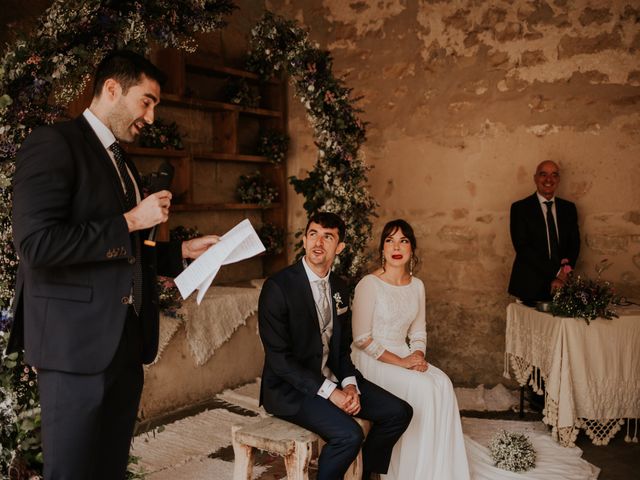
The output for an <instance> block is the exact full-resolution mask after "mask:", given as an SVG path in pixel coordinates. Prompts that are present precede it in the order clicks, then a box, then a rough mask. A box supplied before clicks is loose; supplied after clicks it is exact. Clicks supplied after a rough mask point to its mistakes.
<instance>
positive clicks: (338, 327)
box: [258, 261, 362, 415]
mask: <svg viewBox="0 0 640 480" xmlns="http://www.w3.org/2000/svg"><path fill="white" fill-rule="evenodd" d="M329 282H330V285H331V296H332V298H331V303H332V309H333V334H332V336H331V340H330V345H329V348H330V352H329V358H328V360H327V365H328V367H329V368H330V369H331V371H332V372H333V374H334V375H335V376H336V378H337V379H338V383H340V382H342V380H343V379H344V378H346V377H350V376H355V377H356V378H357V379H360V378H362V377H361V375H360V373H359V372H358V371H357V370H356V368H355V366H354V365H353V363H352V361H351V313H350V311H349V309H348V308H345V307H347V306H348V305H349V291H348V289H347V286H346V284H345V283H344V281H343V280H342V279H340V278H339V277H337V276H336V275H334V274H333V273H332V274H331V275H330V277H329ZM338 295H339V298H340V300H341V302H340V303H339V305H337V303H338V302H336V298H338ZM337 307H339V308H340V312H341V314H340V315H338V308H337ZM258 318H259V327H260V337H261V339H262V343H263V345H264V350H265V363H264V369H263V373H262V384H261V389H260V403H261V404H262V405H264V407H265V409H266V410H267V411H268V412H269V413H272V414H275V415H294V414H296V413H297V412H298V410H299V409H300V405H301V403H302V401H303V399H304V398H305V396H314V395H317V393H318V390H319V389H320V387H321V386H322V384H323V382H324V380H325V377H324V375H323V374H322V371H321V369H322V338H321V335H320V327H319V323H318V315H317V312H316V306H315V302H314V300H313V293H312V291H311V285H310V284H309V279H308V277H307V274H306V271H305V269H304V265H303V264H302V261H298V262H297V263H295V264H293V265H291V266H289V267H287V268H285V269H284V270H281V271H280V272H278V273H276V274H275V275H273V276H272V277H270V278H269V279H268V280H267V281H266V282H265V284H264V287H263V288H262V292H261V294H260V301H259V306H258Z"/></svg>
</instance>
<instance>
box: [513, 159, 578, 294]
mask: <svg viewBox="0 0 640 480" xmlns="http://www.w3.org/2000/svg"><path fill="white" fill-rule="evenodd" d="M533 181H534V182H535V184H536V189H537V191H536V192H535V193H533V194H532V195H530V196H528V197H526V198H524V199H522V200H519V201H517V202H515V203H513V204H512V205H511V216H510V220H511V221H510V228H511V241H512V242H513V247H514V249H515V251H516V258H515V260H514V262H513V269H512V271H511V280H510V282H509V293H510V294H511V295H514V296H515V297H517V298H519V299H520V300H521V301H522V302H523V303H524V304H526V305H530V306H532V305H535V303H536V302H537V301H546V300H550V299H551V297H552V291H553V290H555V289H557V288H559V287H561V286H562V285H563V284H564V282H565V280H566V275H567V274H566V273H565V271H564V269H563V268H562V266H564V265H569V266H570V267H571V268H574V267H575V264H576V261H577V259H578V253H579V252H580V232H579V230H578V214H577V210H576V206H575V204H574V203H572V202H569V201H567V200H563V199H562V198H558V197H556V196H555V192H556V189H557V187H558V184H559V183H560V169H559V168H558V165H557V164H556V163H555V162H553V161H551V160H545V161H544V162H542V163H540V165H538V167H537V168H536V173H535V175H534V176H533Z"/></svg>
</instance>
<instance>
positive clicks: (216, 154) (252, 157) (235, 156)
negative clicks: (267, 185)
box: [193, 151, 270, 163]
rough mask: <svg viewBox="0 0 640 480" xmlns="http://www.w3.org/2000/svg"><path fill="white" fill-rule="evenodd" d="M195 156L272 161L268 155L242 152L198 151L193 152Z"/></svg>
mask: <svg viewBox="0 0 640 480" xmlns="http://www.w3.org/2000/svg"><path fill="white" fill-rule="evenodd" d="M193 158H197V159H199V160H217V161H222V162H253V163H270V162H269V159H268V158H267V157H263V156H260V155H243V154H240V153H238V154H235V153H222V152H206V151H197V152H193Z"/></svg>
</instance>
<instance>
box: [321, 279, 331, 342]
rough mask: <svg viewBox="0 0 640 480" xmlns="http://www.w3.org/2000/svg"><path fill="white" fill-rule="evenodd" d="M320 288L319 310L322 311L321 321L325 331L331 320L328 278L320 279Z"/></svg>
mask: <svg viewBox="0 0 640 480" xmlns="http://www.w3.org/2000/svg"><path fill="white" fill-rule="evenodd" d="M318 290H320V298H319V299H318V310H319V311H320V317H321V319H320V323H321V325H322V332H323V333H324V331H325V330H326V329H327V326H328V325H329V323H330V322H331V303H330V302H329V292H328V285H327V281H326V280H318Z"/></svg>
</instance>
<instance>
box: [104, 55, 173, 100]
mask: <svg viewBox="0 0 640 480" xmlns="http://www.w3.org/2000/svg"><path fill="white" fill-rule="evenodd" d="M142 75H144V76H145V77H147V78H149V79H151V80H155V81H156V82H158V84H159V85H160V86H162V85H164V83H165V82H166V80H167V75H166V74H165V73H164V72H163V71H162V70H160V69H159V68H158V67H156V66H155V65H154V64H153V63H151V62H150V61H149V60H147V59H146V58H144V57H143V56H142V55H139V54H137V53H135V52H132V51H131V50H114V51H113V52H111V53H110V54H108V55H107V56H106V57H105V58H104V59H103V60H102V61H101V62H100V64H99V65H98V67H97V68H96V74H95V78H94V83H93V96H94V98H95V97H99V96H100V94H101V93H102V87H103V86H104V82H105V81H106V80H107V79H109V78H113V79H114V80H117V82H118V83H119V84H120V85H121V86H122V93H124V94H126V93H127V91H129V89H130V88H131V87H133V86H134V85H137V84H138V83H140V80H141V78H140V77H142Z"/></svg>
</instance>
